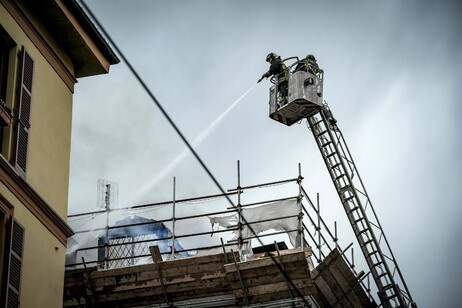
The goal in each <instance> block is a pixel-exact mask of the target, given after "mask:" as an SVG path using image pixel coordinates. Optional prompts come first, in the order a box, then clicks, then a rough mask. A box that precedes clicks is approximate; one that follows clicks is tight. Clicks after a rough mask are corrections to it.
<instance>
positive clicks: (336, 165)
mask: <svg viewBox="0 0 462 308" xmlns="http://www.w3.org/2000/svg"><path fill="white" fill-rule="evenodd" d="M340 165H341V163H336V164H335V165H333V166H332V167H330V168H331V169H334V168H337V167H338V166H340Z"/></svg>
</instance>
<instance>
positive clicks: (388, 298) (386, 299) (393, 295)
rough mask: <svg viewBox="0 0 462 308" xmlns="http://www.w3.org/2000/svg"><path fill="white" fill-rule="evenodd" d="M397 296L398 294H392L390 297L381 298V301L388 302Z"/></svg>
mask: <svg viewBox="0 0 462 308" xmlns="http://www.w3.org/2000/svg"><path fill="white" fill-rule="evenodd" d="M397 296H398V294H395V293H393V294H392V295H390V296H387V297H385V298H382V300H383V301H388V300H390V299H392V298H395V297H397Z"/></svg>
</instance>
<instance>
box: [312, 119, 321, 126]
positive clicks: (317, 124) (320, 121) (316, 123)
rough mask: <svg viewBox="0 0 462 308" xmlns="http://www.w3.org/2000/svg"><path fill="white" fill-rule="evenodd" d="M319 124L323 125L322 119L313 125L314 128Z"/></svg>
mask: <svg viewBox="0 0 462 308" xmlns="http://www.w3.org/2000/svg"><path fill="white" fill-rule="evenodd" d="M319 123H322V118H321V120H319V121H318V122H315V123H313V124H312V125H313V126H316V125H318V124H319Z"/></svg>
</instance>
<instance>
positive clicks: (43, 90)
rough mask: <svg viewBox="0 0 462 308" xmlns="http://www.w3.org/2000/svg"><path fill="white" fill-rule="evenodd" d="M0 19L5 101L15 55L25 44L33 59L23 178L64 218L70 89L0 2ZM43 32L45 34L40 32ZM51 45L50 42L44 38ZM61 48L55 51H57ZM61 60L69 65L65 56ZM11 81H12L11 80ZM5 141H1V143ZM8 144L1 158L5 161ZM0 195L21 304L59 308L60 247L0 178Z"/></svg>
mask: <svg viewBox="0 0 462 308" xmlns="http://www.w3.org/2000/svg"><path fill="white" fill-rule="evenodd" d="M0 23H1V25H2V27H3V28H4V29H5V30H6V31H7V32H8V34H9V35H10V36H11V38H12V39H13V40H14V41H15V42H16V44H17V46H16V47H15V48H14V50H13V52H11V55H10V62H11V57H14V61H13V62H14V64H13V65H12V66H11V65H10V67H9V84H8V90H7V104H8V107H10V108H12V107H13V106H11V102H16V101H17V99H16V95H17V93H16V86H17V83H18V78H17V77H18V70H19V69H18V65H19V62H20V61H19V58H18V54H19V52H20V50H21V48H22V46H25V48H26V50H27V51H28V53H29V54H30V55H31V57H32V58H33V60H34V75H33V89H32V106H31V119H30V124H31V127H30V135H29V146H28V148H29V152H28V163H27V174H26V182H27V183H28V184H29V185H30V186H31V187H32V189H33V190H34V191H35V192H36V193H37V194H38V195H39V196H40V197H41V198H42V199H43V200H44V201H45V202H46V204H48V205H50V207H51V208H52V209H53V210H54V211H55V212H56V213H57V214H58V215H59V216H61V217H62V218H63V220H66V217H67V202H68V183H69V160H70V139H71V123H72V92H71V90H70V89H69V88H68V86H67V85H66V84H65V83H64V82H63V81H62V79H61V78H60V77H59V75H58V74H57V73H56V72H55V71H54V69H53V67H52V66H51V65H50V64H49V62H48V60H47V59H46V58H45V57H44V56H43V55H42V53H41V51H40V50H39V49H38V48H37V47H36V46H35V45H34V43H33V42H32V41H31V39H30V38H29V36H28V35H27V34H26V33H25V32H24V31H23V30H22V29H21V27H20V26H19V25H18V24H17V23H16V21H15V20H14V19H13V18H12V17H11V15H10V14H9V13H8V12H7V11H6V9H5V7H3V6H2V5H1V4H0ZM45 37H46V36H45ZM46 39H47V40H48V41H49V43H50V45H51V46H55V47H56V44H55V43H54V42H52V41H51V38H49V37H46ZM62 53H63V52H62V51H59V52H57V54H62ZM62 61H64V63H66V65H68V66H70V67H71V66H72V63H70V60H69V59H66V58H63V59H62ZM10 77H11V80H13V81H14V85H13V84H12V82H11V81H10ZM6 134H7V135H8V138H7V139H8V142H7V143H8V146H9V147H11V148H12V147H13V145H14V143H13V140H14V138H15V135H16V131H15V129H12V128H11V127H10V128H8V129H7V133H6ZM4 144H5V143H4ZM12 152H13V151H11V149H6V150H5V151H4V157H5V158H6V159H7V160H8V161H11V159H12ZM0 194H1V195H2V196H3V197H4V198H5V199H7V200H8V202H9V203H10V204H11V205H12V206H13V207H14V217H15V219H17V220H18V221H19V222H20V223H21V224H22V226H23V227H24V228H25V238H24V250H23V259H22V261H23V263H22V275H21V291H20V292H21V293H20V302H21V307H61V306H62V298H63V284H64V261H65V250H66V247H65V245H64V244H63V243H62V241H60V240H59V239H58V238H57V237H56V236H55V235H54V234H53V233H52V232H51V231H50V228H53V226H50V225H45V224H44V223H43V222H42V221H40V220H39V219H38V218H37V217H36V216H35V215H34V214H33V213H32V212H31V211H30V210H29V209H28V208H27V207H26V206H25V205H24V204H23V203H22V200H20V199H18V198H17V195H15V194H14V193H13V192H12V191H11V188H9V187H7V186H5V185H4V184H3V183H2V182H0Z"/></svg>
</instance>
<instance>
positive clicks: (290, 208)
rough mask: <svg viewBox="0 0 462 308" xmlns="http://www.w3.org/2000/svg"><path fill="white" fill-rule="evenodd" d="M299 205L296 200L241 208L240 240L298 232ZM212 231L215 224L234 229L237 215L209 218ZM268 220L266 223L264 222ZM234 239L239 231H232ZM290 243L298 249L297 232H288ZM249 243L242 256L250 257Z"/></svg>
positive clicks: (298, 236)
mask: <svg viewBox="0 0 462 308" xmlns="http://www.w3.org/2000/svg"><path fill="white" fill-rule="evenodd" d="M300 207H301V206H300V204H298V202H297V200H295V199H293V200H284V201H278V202H274V203H268V204H265V205H261V206H258V207H251V208H250V207H249V208H242V216H243V219H242V224H243V227H242V231H241V236H242V239H243V240H245V239H248V238H250V237H253V236H254V235H258V234H260V233H262V232H265V231H268V230H275V231H287V232H288V231H292V230H299V224H300V221H299V218H298V216H299V214H300ZM209 219H210V223H211V224H212V230H213V227H214V225H215V224H218V226H219V227H223V228H228V227H233V226H234V227H235V226H237V224H238V221H239V217H238V213H236V214H233V215H227V216H209ZM266 220H268V221H266ZM233 233H234V234H235V236H234V239H237V238H238V237H239V231H238V230H237V231H233ZM288 236H289V240H290V243H291V244H292V246H293V247H300V240H301V238H300V233H299V232H297V231H293V232H288ZM250 243H251V241H249V244H247V245H245V246H244V247H243V251H242V253H243V255H244V256H248V257H249V256H251V254H252V246H251V244H250Z"/></svg>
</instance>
